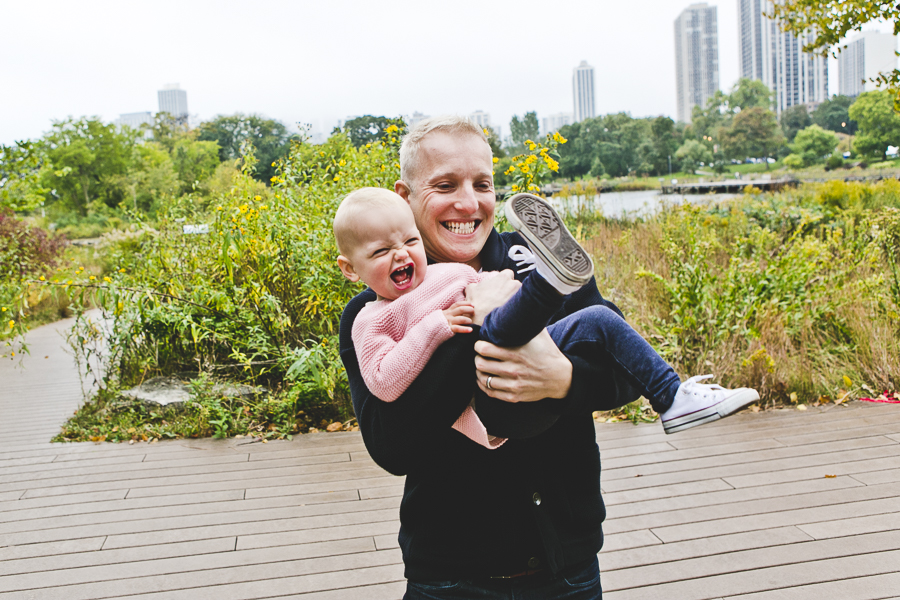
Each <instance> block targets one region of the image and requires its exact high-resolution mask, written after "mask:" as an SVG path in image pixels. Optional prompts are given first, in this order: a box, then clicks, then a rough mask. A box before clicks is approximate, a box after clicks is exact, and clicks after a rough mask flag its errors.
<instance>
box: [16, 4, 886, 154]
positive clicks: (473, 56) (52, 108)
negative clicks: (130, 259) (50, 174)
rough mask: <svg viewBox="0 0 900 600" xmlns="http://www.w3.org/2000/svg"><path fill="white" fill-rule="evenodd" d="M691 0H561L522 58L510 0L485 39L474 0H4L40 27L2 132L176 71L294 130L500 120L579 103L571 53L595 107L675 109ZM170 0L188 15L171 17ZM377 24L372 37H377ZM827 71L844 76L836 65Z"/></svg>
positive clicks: (209, 101)
mask: <svg viewBox="0 0 900 600" xmlns="http://www.w3.org/2000/svg"><path fill="white" fill-rule="evenodd" d="M708 2H709V4H710V5H714V6H717V8H718V16H719V21H720V24H719V26H720V32H729V35H720V40H719V63H720V85H721V87H722V89H724V90H727V89H729V88H730V87H731V85H733V84H734V83H735V82H736V81H737V78H738V75H739V70H738V56H737V39H736V36H735V35H733V34H731V33H730V32H735V31H736V30H737V12H736V0H708ZM464 4H465V3H464ZM685 4H687V2H686V3H685ZM685 4H675V3H671V2H670V1H667V0H646V1H644V2H641V3H640V5H637V4H609V5H606V4H604V5H598V4H597V3H591V2H566V1H564V2H563V3H562V4H561V5H559V9H560V10H558V11H553V12H552V13H550V14H548V15H547V17H546V18H542V19H541V21H540V31H541V32H546V33H547V34H548V35H550V39H548V40H547V41H546V42H542V44H541V45H540V47H538V46H535V47H534V49H533V50H528V52H529V53H530V54H529V58H528V59H527V60H513V57H514V53H511V54H508V55H507V54H506V53H504V52H503V51H499V50H498V48H502V47H509V48H516V47H519V46H520V45H521V31H526V30H530V29H532V28H533V26H534V23H533V21H532V19H531V17H530V16H529V15H530V14H531V13H530V12H529V11H519V10H510V9H511V7H512V6H513V5H512V4H511V3H508V4H507V3H505V2H498V3H496V4H491V5H490V6H487V7H481V6H480V5H479V8H478V11H479V13H480V14H481V15H482V17H483V18H484V19H486V20H487V21H488V22H494V23H503V27H501V28H499V30H498V31H496V32H493V31H492V35H491V36H490V40H488V38H484V39H483V41H482V42H481V43H478V44H459V43H458V42H459V33H458V32H459V31H464V30H465V29H466V28H467V27H470V26H471V21H470V20H469V18H468V17H467V16H466V15H467V14H468V13H467V11H466V10H460V11H458V14H457V12H453V11H450V14H449V15H443V13H442V14H441V18H440V19H437V20H435V22H438V21H440V22H441V23H442V26H441V27H435V26H429V27H425V26H423V24H424V23H427V22H429V18H433V17H435V15H434V14H432V13H433V12H434V10H432V9H430V8H428V9H423V8H422V7H420V6H419V5H418V4H413V3H412V2H409V1H407V0H388V1H387V4H386V5H384V6H382V7H375V6H372V5H369V4H364V3H353V2H349V3H346V2H345V3H343V4H341V3H333V4H327V5H322V4H319V5H306V4H304V3H285V2H282V1H280V0H279V1H276V0H261V2H259V3H258V4H257V5H256V6H255V7H254V10H253V11H249V13H247V14H242V16H241V19H240V20H238V19H236V18H234V15H235V14H240V13H241V12H242V10H241V5H239V4H238V3H236V2H234V1H233V0H222V1H221V2H211V1H207V0H195V1H193V2H190V3H177V2H174V0H159V3H158V6H157V8H158V10H154V11H152V12H150V13H147V12H146V11H139V10H138V9H137V8H132V7H130V6H129V5H125V6H122V7H118V8H116V10H115V11H111V10H107V7H106V4H105V3H103V2H101V1H100V0H86V1H85V2H84V3H82V4H80V5H78V6H75V5H72V4H71V3H63V2H55V1H52V0H51V1H50V2H43V3H41V4H40V5H36V4H33V3H19V4H15V5H11V6H10V7H8V10H7V16H8V18H9V19H10V20H11V21H15V22H34V23H39V24H40V25H41V27H42V30H43V32H44V35H45V42H42V43H41V44H35V43H34V40H33V39H32V38H31V37H29V36H28V35H27V32H26V31H25V29H24V28H12V29H11V30H10V31H9V32H8V33H7V34H6V35H7V37H6V41H7V45H6V47H7V52H6V57H5V58H6V61H4V70H5V73H4V76H5V81H4V84H5V86H8V89H15V90H17V91H16V93H15V94H5V95H2V96H0V111H2V114H4V115H6V117H5V118H3V119H0V143H3V144H11V143H13V142H14V141H15V140H23V139H35V138H39V137H41V135H43V133H45V132H47V131H49V130H50V128H51V125H52V122H53V121H54V120H64V119H66V118H68V117H69V116H73V117H76V118H77V117H80V116H99V117H101V118H102V119H103V120H104V121H106V122H113V121H115V120H116V119H117V118H119V116H120V115H122V114H128V113H134V112H140V111H152V110H154V109H155V108H156V105H157V97H156V96H157V93H156V92H157V90H159V89H160V88H161V86H162V85H163V84H165V83H166V82H168V81H179V82H180V83H181V85H182V87H183V88H184V89H187V90H189V91H190V93H191V99H190V110H191V116H192V119H196V120H199V121H204V120H209V119H212V118H214V117H215V116H217V115H232V114H235V113H244V114H251V113H253V114H259V115H262V116H264V117H266V118H272V119H276V120H279V121H281V122H282V123H284V124H286V125H287V126H288V127H289V129H290V130H291V131H296V125H295V124H297V123H311V124H312V125H313V127H314V130H318V131H319V132H323V133H324V134H325V135H327V134H328V133H329V132H330V131H331V129H332V128H333V127H334V125H335V124H336V123H337V121H338V120H340V119H343V118H345V117H346V116H347V115H354V114H356V115H360V114H373V115H385V116H388V117H394V116H399V115H411V114H413V113H414V112H420V113H422V114H431V115H435V114H441V113H447V112H455V113H459V114H469V113H470V112H472V111H474V110H476V109H482V110H484V111H485V112H488V113H490V114H491V117H492V120H493V122H494V123H495V124H499V125H501V126H502V127H503V128H504V129H507V127H508V124H509V121H510V119H511V118H512V116H513V115H519V116H520V117H521V116H522V115H524V114H525V113H526V112H529V111H536V112H537V114H538V117H539V119H541V118H544V117H547V116H550V115H556V114H559V113H565V112H569V111H571V110H572V108H573V101H572V87H571V73H572V67H573V66H575V65H577V64H579V62H580V61H581V60H586V61H587V62H588V63H589V64H592V65H594V68H595V69H596V75H595V77H596V85H597V90H596V103H597V106H596V114H598V115H599V114H608V113H615V112H620V111H624V112H628V113H630V114H631V115H632V116H635V117H647V116H657V115H667V116H671V117H673V118H675V117H676V116H677V115H676V97H675V74H674V68H673V64H672V63H673V62H674V58H673V57H672V52H673V44H674V41H673V31H672V22H673V21H674V19H675V18H676V17H677V16H678V14H679V12H681V10H682V9H683V8H684V7H685ZM348 5H350V6H352V7H353V10H347V6H348ZM473 6H474V4H473ZM516 6H518V4H517V5H516ZM463 8H465V7H463ZM175 12H177V13H178V14H179V15H181V16H180V17H179V19H177V20H172V19H169V18H167V17H166V15H167V14H172V13H175ZM444 12H446V11H444ZM573 14H577V15H578V18H577V19H573V18H571V15H573ZM273 15H276V16H277V18H275V19H273V18H272V16H273ZM646 15H652V16H651V17H647V16H646ZM124 22H128V23H129V26H128V27H127V28H126V27H123V26H122V25H121V24H122V23H124ZM335 22H341V23H342V27H341V28H340V29H339V30H338V29H335V28H333V27H331V26H330V25H329V24H330V23H335ZM297 23H302V25H301V26H300V28H299V29H298V28H297ZM873 27H875V28H877V26H873ZM254 29H258V30H265V31H267V35H266V36H265V39H264V40H262V41H260V42H258V43H257V48H256V50H255V51H254V52H236V53H234V56H230V57H229V59H228V60H222V59H221V53H220V52H217V51H216V48H219V47H220V46H221V44H222V43H223V39H226V38H228V36H227V35H225V36H224V37H223V32H224V33H225V34H229V35H231V34H233V35H232V37H233V36H234V35H237V34H238V33H239V32H240V31H251V30H254ZM374 31H378V32H379V41H378V43H374V44H373V43H370V42H369V41H368V40H370V39H371V36H372V32H374ZM161 32H162V33H161ZM553 32H557V33H559V32H565V35H564V36H560V35H554V34H553ZM298 34H300V37H298ZM160 36H162V37H160ZM301 38H302V43H301V42H299V41H298V40H301ZM149 39H163V40H164V41H165V42H166V43H163V44H148V43H146V41H147V40H149ZM362 40H366V43H363V41H362ZM411 48H415V49H416V51H415V52H412V51H411ZM448 48H453V51H452V52H448V51H447V49H448ZM111 49H114V50H115V51H111ZM186 57H189V59H187V58H186ZM261 57H266V58H265V59H263V58H261ZM488 57H491V58H490V59H488ZM338 65H339V66H340V68H337V67H338ZM835 65H836V63H835ZM829 75H830V76H833V77H835V78H836V76H837V68H836V66H835V68H833V69H830V71H829ZM831 89H834V90H836V89H837V81H836V79H835V80H834V83H833V84H832V85H831ZM60 90H65V93H64V94H63V93H60Z"/></svg>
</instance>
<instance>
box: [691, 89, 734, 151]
mask: <svg viewBox="0 0 900 600" xmlns="http://www.w3.org/2000/svg"><path fill="white" fill-rule="evenodd" d="M730 118H731V112H730V110H729V108H728V96H727V95H726V94H724V93H723V92H722V90H716V93H715V94H713V95H712V96H711V97H710V98H709V99H708V100H707V101H706V107H705V108H701V107H700V106H694V108H693V109H691V125H690V127H691V130H692V133H693V137H694V138H695V139H703V138H704V137H710V136H713V135H715V134H716V133H717V132H718V131H719V128H720V127H722V126H723V125H726V124H727V122H728V120H729V119H730ZM685 135H687V133H686V134H685Z"/></svg>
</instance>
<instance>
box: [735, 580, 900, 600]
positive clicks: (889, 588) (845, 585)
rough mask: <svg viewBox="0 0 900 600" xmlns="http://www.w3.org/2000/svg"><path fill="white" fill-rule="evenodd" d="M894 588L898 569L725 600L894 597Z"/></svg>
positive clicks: (870, 599) (887, 599) (886, 599)
mask: <svg viewBox="0 0 900 600" xmlns="http://www.w3.org/2000/svg"><path fill="white" fill-rule="evenodd" d="M898 588H900V573H888V574H885V575H873V576H869V577H851V578H848V579H843V580H840V581H828V582H826V583H810V584H806V585H798V586H791V587H787V588H782V589H778V590H771V591H766V592H757V593H753V594H740V595H738V596H729V597H728V600H823V599H827V600H831V599H832V598H834V599H835V600H837V599H840V600H895V599H897V598H900V596H896V595H895V594H896V593H897V589H898Z"/></svg>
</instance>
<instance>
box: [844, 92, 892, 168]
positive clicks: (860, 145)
mask: <svg viewBox="0 0 900 600" xmlns="http://www.w3.org/2000/svg"><path fill="white" fill-rule="evenodd" d="M849 114H850V118H851V119H853V120H854V121H856V122H857V123H858V124H859V134H857V136H856V137H855V138H853V148H854V149H855V150H856V151H857V152H859V153H861V154H864V155H866V156H877V155H881V158H882V160H884V159H886V158H887V149H888V146H900V115H898V114H897V111H896V110H895V109H894V102H893V98H892V97H891V94H890V92H888V91H887V90H881V91H876V92H864V93H862V94H860V95H859V97H858V98H857V99H856V102H854V103H853V105H852V106H851V107H850V110H849Z"/></svg>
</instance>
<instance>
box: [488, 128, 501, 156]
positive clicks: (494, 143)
mask: <svg viewBox="0 0 900 600" xmlns="http://www.w3.org/2000/svg"><path fill="white" fill-rule="evenodd" d="M484 133H485V135H486V136H487V139H488V144H490V146H491V153H492V154H493V155H494V158H506V150H504V149H503V142H502V141H501V140H500V136H499V135H497V132H496V131H494V128H493V127H491V126H490V125H488V126H487V127H485V128H484Z"/></svg>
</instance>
